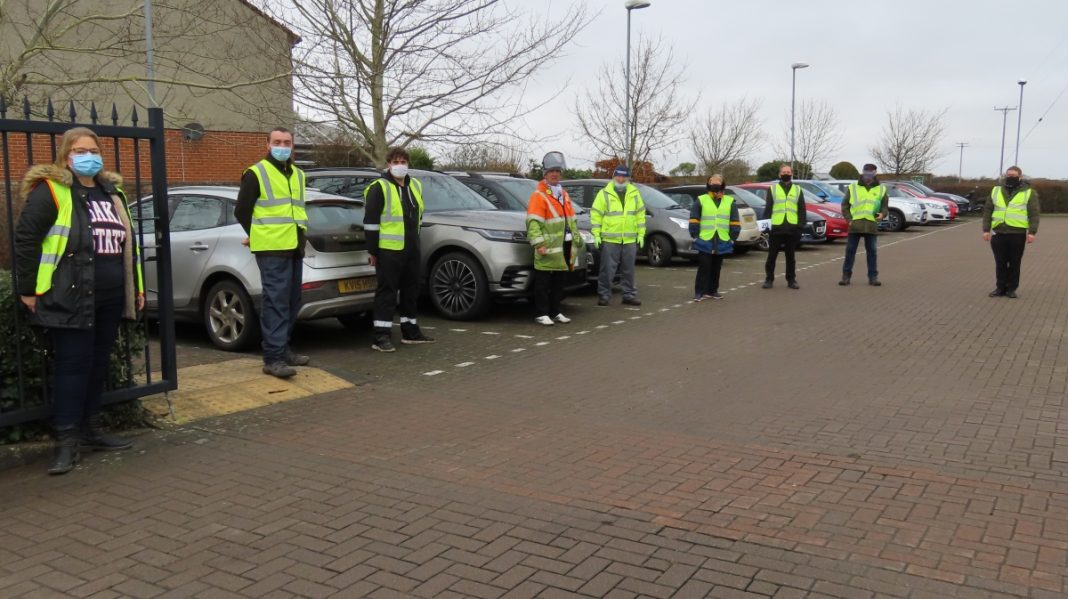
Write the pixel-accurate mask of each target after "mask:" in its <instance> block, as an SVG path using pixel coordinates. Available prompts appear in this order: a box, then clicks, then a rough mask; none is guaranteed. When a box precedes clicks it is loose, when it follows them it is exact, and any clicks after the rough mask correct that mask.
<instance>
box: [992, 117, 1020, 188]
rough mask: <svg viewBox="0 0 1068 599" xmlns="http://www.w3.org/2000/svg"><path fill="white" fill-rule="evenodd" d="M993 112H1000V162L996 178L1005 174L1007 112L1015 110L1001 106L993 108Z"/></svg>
mask: <svg viewBox="0 0 1068 599" xmlns="http://www.w3.org/2000/svg"><path fill="white" fill-rule="evenodd" d="M994 110H997V111H999V112H1001V161H1000V162H998V176H999V177H1000V176H1001V173H1003V172H1005V129H1006V127H1007V126H1008V123H1009V112H1011V111H1013V110H1016V107H1015V106H1012V107H1010V106H1002V107H1001V108H998V107H997V106H995V107H994Z"/></svg>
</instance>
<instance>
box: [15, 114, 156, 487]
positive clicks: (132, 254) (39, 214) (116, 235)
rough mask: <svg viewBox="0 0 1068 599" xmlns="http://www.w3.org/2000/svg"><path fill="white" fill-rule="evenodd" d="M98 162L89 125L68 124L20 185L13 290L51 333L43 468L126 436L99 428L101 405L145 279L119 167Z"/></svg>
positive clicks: (119, 444)
mask: <svg viewBox="0 0 1068 599" xmlns="http://www.w3.org/2000/svg"><path fill="white" fill-rule="evenodd" d="M103 167H104V160H103V158H102V157H101V152H100V140H99V139H98V138H97V135H96V133H94V132H93V131H92V130H90V129H88V128H85V127H75V128H73V129H70V130H68V131H66V132H65V133H64V134H63V137H62V139H61V140H60V142H59V151H58V152H57V153H56V161H55V163H54V164H42V165H37V166H34V167H32V168H30V169H29V170H28V171H27V172H26V176H25V177H24V178H23V181H22V186H21V187H20V193H21V194H23V197H24V198H25V200H26V203H25V206H24V207H23V209H22V214H21V215H19V221H18V225H17V226H16V227H15V279H16V285H17V292H18V294H19V296H20V300H21V302H22V305H23V306H25V307H26V309H27V310H28V311H29V315H30V322H32V323H33V324H35V325H38V326H42V327H45V328H46V329H47V330H48V332H49V337H50V338H51V341H52V358H53V362H52V369H53V372H52V395H53V399H52V409H53V418H54V421H55V427H56V428H55V430H56V436H55V439H56V441H55V446H54V456H53V459H52V463H51V465H50V466H49V468H48V473H49V474H64V473H66V472H70V471H71V470H72V469H73V468H74V466H75V464H76V463H77V462H78V460H79V458H80V455H81V451H85V450H88V451H111V450H118V449H128V448H130V447H131V446H132V444H131V443H130V441H129V440H128V439H123V438H122V437H114V436H109V435H105V434H104V432H103V422H102V420H101V418H100V408H101V399H102V394H103V391H104V383H105V380H104V377H105V375H106V374H107V371H108V364H109V362H110V359H111V352H112V349H113V348H114V346H115V339H116V337H117V335H118V330H119V324H120V322H121V321H122V320H123V319H126V320H135V319H137V312H138V311H140V310H143V309H144V307H145V295H144V289H145V288H144V279H143V276H142V273H141V261H140V251H139V248H138V244H137V237H136V236H135V235H134V230H133V227H132V226H131V218H130V209H129V206H128V205H127V202H126V194H125V193H124V192H123V190H122V177H120V176H119V175H118V173H112V172H108V171H105V170H103ZM4 359H5V360H6V359H8V358H7V357H6V356H5V358H4Z"/></svg>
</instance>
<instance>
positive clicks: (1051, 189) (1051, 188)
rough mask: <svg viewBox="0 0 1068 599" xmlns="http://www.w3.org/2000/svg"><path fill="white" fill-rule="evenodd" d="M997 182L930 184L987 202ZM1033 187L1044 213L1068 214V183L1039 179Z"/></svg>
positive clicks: (937, 182) (941, 189)
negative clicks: (970, 193) (970, 194)
mask: <svg viewBox="0 0 1068 599" xmlns="http://www.w3.org/2000/svg"><path fill="white" fill-rule="evenodd" d="M995 184H996V182H995V181H992V180H990V179H986V180H982V181H962V182H957V181H944V182H943V181H939V180H935V181H933V182H930V183H928V184H927V185H928V186H929V187H932V188H934V189H936V190H938V191H942V192H945V193H955V194H957V195H961V196H963V195H967V194H968V192H971V191H974V192H975V193H974V198H975V199H978V200H981V201H983V202H985V201H986V200H988V199H990V190H991V189H993V188H994V185H995ZM1031 185H1032V186H1033V187H1034V189H1035V191H1037V192H1038V199H1039V201H1040V202H1041V203H1042V212H1044V213H1052V212H1068V181H1049V180H1045V179H1039V180H1037V181H1031Z"/></svg>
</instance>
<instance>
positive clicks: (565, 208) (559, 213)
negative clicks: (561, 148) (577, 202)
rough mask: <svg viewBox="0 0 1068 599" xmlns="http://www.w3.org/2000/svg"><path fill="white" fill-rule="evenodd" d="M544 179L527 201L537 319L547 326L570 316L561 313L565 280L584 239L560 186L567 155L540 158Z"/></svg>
mask: <svg viewBox="0 0 1068 599" xmlns="http://www.w3.org/2000/svg"><path fill="white" fill-rule="evenodd" d="M541 165H542V170H544V171H545V178H544V179H543V180H541V181H539V182H538V188H537V189H535V190H534V193H532V194H530V201H529V202H528V203H527V240H528V241H529V243H530V245H531V246H533V248H534V309H535V310H536V312H537V314H538V315H537V317H535V318H534V321H535V322H537V323H538V324H541V325H545V326H552V325H553V323H554V322H559V323H560V324H566V323H569V322H571V319H570V318H568V317H566V316H564V315H563V314H562V313H561V312H560V303H561V302H563V300H564V280H565V279H566V278H567V273H569V272H571V271H572V270H574V269H575V262H576V261H577V260H578V255H579V248H580V246H581V244H582V238H581V237H580V236H579V229H578V222H577V221H576V220H575V207H574V205H573V204H572V203H571V198H570V197H569V196H568V195H567V191H565V190H564V188H563V186H562V185H560V180H561V179H562V178H563V171H564V169H565V168H567V166H566V165H565V164H564V155H563V154H561V153H560V152H549V153H548V154H546V155H545V157H544V158H542V160H541Z"/></svg>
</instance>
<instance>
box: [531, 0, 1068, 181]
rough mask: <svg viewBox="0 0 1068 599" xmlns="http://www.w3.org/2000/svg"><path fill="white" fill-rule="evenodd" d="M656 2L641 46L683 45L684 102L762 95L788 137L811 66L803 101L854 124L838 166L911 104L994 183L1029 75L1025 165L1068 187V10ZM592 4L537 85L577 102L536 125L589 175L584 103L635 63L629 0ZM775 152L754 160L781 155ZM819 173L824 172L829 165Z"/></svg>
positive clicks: (972, 170) (980, 0) (1035, 4)
mask: <svg viewBox="0 0 1068 599" xmlns="http://www.w3.org/2000/svg"><path fill="white" fill-rule="evenodd" d="M651 1H652V6H650V7H649V8H646V9H643V10H639V11H635V12H634V13H633V34H634V36H635V37H634V40H635V41H636V39H637V36H638V35H639V34H640V35H647V36H653V37H655V36H663V37H664V39H665V40H666V41H667V42H668V43H670V44H671V45H672V46H673V48H674V52H675V57H676V61H677V62H678V63H679V64H680V65H682V66H684V67H685V69H686V73H687V77H688V79H687V82H686V87H685V89H684V93H686V94H689V95H691V96H696V95H697V93H698V92H699V91H700V93H701V98H702V99H701V105H700V106H699V107H698V108H699V110H702V109H703V110H707V109H708V108H709V107H715V106H718V105H719V104H720V103H721V102H723V101H724V100H733V99H736V98H737V97H739V96H741V95H746V96H749V97H751V98H758V99H760V100H761V101H762V103H763V108H762V111H761V117H762V120H763V122H764V126H765V132H766V133H767V134H768V136H770V137H775V136H778V135H781V132H782V129H783V127H784V121H785V118H786V115H787V114H788V110H789V107H790V64H791V63H794V62H806V63H809V64H810V65H811V67H810V68H807V69H804V70H801V71H798V79H797V96H798V102H799V103H800V101H801V100H803V99H806V98H815V99H825V100H827V101H829V102H830V103H831V104H832V105H833V106H834V108H835V109H836V111H837V113H838V117H839V121H840V124H841V128H842V133H843V144H842V147H841V148H840V149H839V151H838V152H837V153H836V155H835V159H834V160H833V161H832V162H837V161H838V160H849V161H851V162H853V163H855V164H858V165H859V164H861V163H863V162H867V161H870V160H872V158H871V155H870V152H869V148H870V147H871V146H872V145H873V144H874V143H875V142H876V141H877V140H878V139H879V136H880V134H881V131H882V128H883V126H884V124H885V123H886V112H887V109H889V108H893V107H894V106H895V105H897V104H901V105H902V106H903V107H905V108H921V109H942V108H946V109H947V113H946V136H945V138H944V140H943V143H942V146H943V149H944V155H943V157H942V159H941V160H940V161H939V162H938V164H937V165H936V166H935V168H934V171H935V172H936V173H940V174H956V172H957V168H958V160H959V158H960V155H959V153H958V152H959V151H958V149H957V147H956V143H957V142H965V143H967V144H969V145H968V147H967V148H965V150H964V167H963V172H964V175H965V176H966V177H967V176H994V175H995V174H996V173H997V170H998V159H999V150H1000V144H1001V124H1002V114H1001V113H1000V112H995V111H994V106H995V105H996V106H1006V105H1008V106H1016V105H1017V104H1018V102H1019V93H1020V87H1019V85H1018V84H1017V81H1018V80H1020V79H1021V78H1022V79H1026V80H1027V81H1028V83H1027V85H1026V86H1025V90H1024V103H1023V128H1022V129H1023V138H1024V139H1023V141H1022V142H1021V149H1020V164H1021V166H1022V167H1023V169H1024V171H1025V173H1027V174H1029V175H1033V176H1041V177H1054V178H1065V177H1068V164H1066V161H1065V160H1064V158H1063V155H1064V142H1063V138H1064V135H1065V134H1066V133H1068V97H1062V98H1061V99H1060V100H1059V101H1056V100H1057V96H1058V94H1062V93H1063V94H1064V95H1065V96H1068V93H1066V92H1065V90H1066V89H1068V28H1066V23H1068V1H1066V0H1018V1H1017V2H1012V3H1006V2H995V1H992V0H924V1H919V0H896V1H895V2H865V1H856V0H853V1H846V0H805V1H802V2H799V1H794V2H780V1H774V2H773V1H770V0H747V1H739V2H725V1H717V0H651ZM516 3H517V4H520V3H519V2H518V0H516ZM521 4H522V5H523V6H526V7H527V10H530V11H532V12H539V11H541V12H542V13H544V12H546V11H550V12H551V11H554V10H559V11H563V10H564V7H565V2H563V1H561V0H553V1H552V2H548V1H547V0H529V1H526V2H522V3H521ZM586 4H587V5H588V6H589V8H590V9H591V10H593V11H599V12H598V13H597V17H596V19H595V21H594V23H593V25H591V26H590V28H588V29H587V30H586V31H584V32H583V33H582V34H581V35H579V36H577V37H576V40H575V46H574V47H573V48H572V49H571V51H570V52H569V55H568V56H567V57H566V58H564V59H562V60H560V61H559V62H557V63H555V64H554V65H552V66H551V67H549V68H546V69H545V71H543V72H542V73H539V76H538V79H539V83H546V84H551V83H552V82H554V81H569V82H570V83H569V88H568V92H567V93H565V94H561V95H560V96H558V97H557V99H556V100H554V101H552V102H550V103H549V104H548V105H546V106H545V107H543V108H541V109H540V110H538V111H537V112H536V113H535V114H532V115H531V116H530V117H529V119H528V120H529V123H530V125H531V126H532V127H533V128H535V129H537V130H538V131H539V133H541V134H542V135H550V134H555V137H554V138H553V139H554V141H553V142H552V143H551V145H553V146H554V147H553V148H552V149H561V150H563V151H564V152H565V154H566V155H567V157H568V159H569V162H570V163H572V165H573V166H578V167H583V166H589V165H590V164H591V162H592V160H593V159H595V158H596V156H594V155H593V152H592V150H590V149H589V147H588V146H587V145H586V144H583V143H582V142H581V141H579V140H576V139H574V135H573V130H574V127H575V118H574V115H573V114H572V106H573V104H574V97H575V95H576V94H579V93H581V91H582V90H583V89H584V88H585V86H586V85H591V84H592V83H593V82H594V81H596V77H597V74H598V72H599V71H600V70H601V69H602V68H603V66H604V63H605V61H608V60H619V59H620V57H622V56H623V55H624V53H625V44H626V22H627V19H626V10H625V9H624V8H623V4H624V0H586ZM787 8H789V9H790V10H786V9H787ZM528 89H537V87H535V86H532V87H529V88H528ZM531 99H532V100H538V99H539V98H537V97H536V96H534V97H532V98H531ZM1051 105H1052V106H1053V108H1052V110H1050V111H1049V113H1048V114H1047V115H1046V116H1045V119H1044V120H1043V121H1042V122H1041V123H1038V119H1039V117H1040V116H1042V115H1043V114H1044V113H1046V111H1047V109H1049V108H1050V106H1051ZM1016 119H1017V113H1015V112H1011V113H1009V124H1008V129H1007V135H1006V144H1005V148H1006V149H1005V165H1006V166H1008V165H1009V164H1011V163H1012V161H1013V158H1014V153H1015V141H1016ZM1036 123H1038V124H1037V126H1036ZM1032 127H1033V130H1032ZM1029 131H1030V133H1028V132H1029ZM770 145H771V144H770V142H767V143H765V144H764V145H763V147H762V148H761V149H760V150H759V151H758V152H756V153H755V154H753V155H752V156H751V157H750V162H751V163H753V164H755V165H759V164H760V163H762V162H764V161H766V160H770V159H773V158H775V156H774V155H773V152H772V151H771V147H770ZM546 149H549V148H546ZM532 150H534V149H533V148H532ZM531 155H532V156H533V155H538V156H540V154H539V153H538V152H535V151H532V152H531ZM692 159H693V156H692V152H691V150H690V149H689V148H688V147H686V144H682V145H680V146H679V147H677V148H675V149H674V150H673V151H671V152H667V153H665V155H663V156H659V157H656V165H657V167H658V169H659V170H661V171H667V170H669V169H670V168H672V167H674V166H675V165H677V164H678V163H680V162H683V161H691V160H692ZM816 166H817V168H818V169H820V170H823V171H825V170H826V169H827V168H829V166H830V163H828V164H825V165H816Z"/></svg>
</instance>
